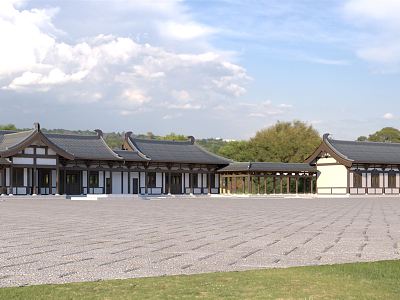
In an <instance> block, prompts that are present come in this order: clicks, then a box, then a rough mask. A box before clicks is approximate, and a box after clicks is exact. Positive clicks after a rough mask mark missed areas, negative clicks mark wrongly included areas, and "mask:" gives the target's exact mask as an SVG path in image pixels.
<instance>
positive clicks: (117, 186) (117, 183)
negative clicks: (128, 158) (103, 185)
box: [112, 172, 122, 194]
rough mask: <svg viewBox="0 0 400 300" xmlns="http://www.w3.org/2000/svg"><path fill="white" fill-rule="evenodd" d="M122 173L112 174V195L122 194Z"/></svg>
mask: <svg viewBox="0 0 400 300" xmlns="http://www.w3.org/2000/svg"><path fill="white" fill-rule="evenodd" d="M121 180H122V178H121V172H112V193H113V194H121Z"/></svg>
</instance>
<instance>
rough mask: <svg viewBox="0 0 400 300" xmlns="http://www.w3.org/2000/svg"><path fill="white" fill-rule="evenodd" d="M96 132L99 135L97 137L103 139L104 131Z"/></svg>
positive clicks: (97, 130)
mask: <svg viewBox="0 0 400 300" xmlns="http://www.w3.org/2000/svg"><path fill="white" fill-rule="evenodd" d="M94 132H96V133H97V137H99V138H102V137H103V130H101V129H95V130H94Z"/></svg>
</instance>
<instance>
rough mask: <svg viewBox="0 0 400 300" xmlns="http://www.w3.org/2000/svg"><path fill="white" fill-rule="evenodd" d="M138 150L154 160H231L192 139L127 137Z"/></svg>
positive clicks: (222, 162)
mask: <svg viewBox="0 0 400 300" xmlns="http://www.w3.org/2000/svg"><path fill="white" fill-rule="evenodd" d="M129 140H130V142H131V144H132V145H133V146H134V148H136V149H137V150H138V151H139V152H141V153H143V154H144V155H145V156H147V157H148V158H150V159H151V161H156V162H166V163H167V162H175V163H198V164H215V165H226V164H229V163H230V162H231V161H230V160H229V159H226V158H224V157H221V156H218V155H216V154H213V153H211V152H208V151H207V150H205V149H203V148H202V147H200V146H199V145H197V144H196V143H194V142H192V141H165V140H146V139H137V138H133V137H129Z"/></svg>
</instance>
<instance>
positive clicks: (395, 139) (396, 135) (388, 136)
mask: <svg viewBox="0 0 400 300" xmlns="http://www.w3.org/2000/svg"><path fill="white" fill-rule="evenodd" d="M368 141H371V142H384V143H399V142H400V130H398V129H396V128H393V127H385V128H382V129H381V130H379V131H377V132H375V133H373V134H370V135H369V136H368Z"/></svg>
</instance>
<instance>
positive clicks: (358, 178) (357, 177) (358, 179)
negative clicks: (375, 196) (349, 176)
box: [353, 172, 362, 189]
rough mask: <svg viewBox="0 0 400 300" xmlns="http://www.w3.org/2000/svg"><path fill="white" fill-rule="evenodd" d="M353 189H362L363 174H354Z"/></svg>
mask: <svg viewBox="0 0 400 300" xmlns="http://www.w3.org/2000/svg"><path fill="white" fill-rule="evenodd" d="M353 188H357V189H359V188H362V173H361V172H353Z"/></svg>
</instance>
